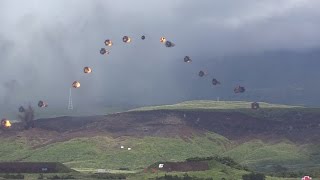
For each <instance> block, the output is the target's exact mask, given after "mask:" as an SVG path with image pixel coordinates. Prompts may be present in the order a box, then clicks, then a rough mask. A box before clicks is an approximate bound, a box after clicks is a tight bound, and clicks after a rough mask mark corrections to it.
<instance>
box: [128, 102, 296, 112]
mask: <svg viewBox="0 0 320 180" xmlns="http://www.w3.org/2000/svg"><path fill="white" fill-rule="evenodd" d="M259 104H260V107H261V108H281V109H282V108H302V106H288V105H280V104H269V103H264V102H259ZM250 108H251V102H245V101H210V100H197V101H185V102H182V103H178V104H173V105H160V106H148V107H142V108H137V109H133V110H131V111H148V110H201V109H203V110H219V109H227V110H231V109H250Z"/></svg>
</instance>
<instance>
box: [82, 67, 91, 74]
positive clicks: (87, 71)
mask: <svg viewBox="0 0 320 180" xmlns="http://www.w3.org/2000/svg"><path fill="white" fill-rule="evenodd" d="M83 72H84V73H86V74H89V73H91V72H92V69H91V68H89V67H84V68H83Z"/></svg>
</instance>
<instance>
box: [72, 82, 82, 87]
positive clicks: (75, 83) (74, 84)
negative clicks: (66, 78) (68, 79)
mask: <svg viewBox="0 0 320 180" xmlns="http://www.w3.org/2000/svg"><path fill="white" fill-rule="evenodd" d="M72 87H74V88H79V87H80V82H79V81H74V82H73V83H72Z"/></svg>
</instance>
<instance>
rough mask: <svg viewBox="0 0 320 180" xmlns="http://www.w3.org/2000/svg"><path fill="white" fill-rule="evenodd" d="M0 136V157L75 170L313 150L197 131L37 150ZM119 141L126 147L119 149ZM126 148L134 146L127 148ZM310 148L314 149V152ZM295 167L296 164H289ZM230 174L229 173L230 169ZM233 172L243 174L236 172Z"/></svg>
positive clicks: (269, 157)
mask: <svg viewBox="0 0 320 180" xmlns="http://www.w3.org/2000/svg"><path fill="white" fill-rule="evenodd" d="M1 141H2V143H1V146H0V151H1V154H0V161H16V160H19V161H35V162H37V161H39V162H44V161H45V162H46V161H49V162H50V161H51V162H55V161H58V162H62V163H64V164H65V165H67V166H68V167H71V168H74V169H76V170H85V169H89V171H90V170H91V171H92V170H94V169H120V168H124V169H129V170H130V171H133V172H138V171H141V170H142V169H144V168H145V167H147V166H149V165H151V164H153V163H155V162H159V161H173V162H178V161H184V160H185V159H187V158H192V157H209V156H214V155H219V156H228V157H231V158H233V159H234V160H236V161H237V162H239V163H241V164H242V165H245V166H248V167H249V168H251V169H256V170H259V167H260V166H263V167H264V166H268V165H270V164H275V165H277V164H280V165H290V164H293V163H299V164H301V163H303V162H307V161H308V159H309V158H310V155H311V154H310V153H309V152H308V151H305V149H306V147H305V146H304V147H299V146H297V145H294V144H292V143H290V142H285V141H283V142H281V143H276V144H267V143H263V142H262V141H260V140H252V141H249V142H246V143H243V144H240V145H237V144H234V143H233V142H231V141H230V140H228V139H226V138H224V137H222V136H220V135H217V134H213V133H209V134H207V135H205V136H195V137H193V138H191V139H188V140H186V139H181V138H178V137H177V138H160V137H145V138H132V137H121V138H111V137H104V136H99V137H94V138H76V139H72V140H69V141H65V142H60V143H54V144H51V145H48V146H46V147H42V148H38V149H32V148H31V147H29V146H28V145H27V143H26V142H24V141H22V140H20V141H18V140H16V141H13V140H11V139H1ZM121 145H123V146H125V148H124V149H121V148H120V146H121ZM127 147H131V148H132V149H131V150H130V151H128V150H127V149H126V148H127ZM318 152H319V150H318ZM313 153H315V152H314V151H313ZM311 165H312V164H311ZM313 166H315V164H313ZM293 170H296V169H294V168H293ZM232 172H233V170H232ZM201 173H204V172H197V173H195V174H197V175H199V176H200V175H201ZM210 173H214V174H216V175H217V176H218V177H220V175H221V172H216V171H215V170H214V171H212V172H210ZM219 173H220V175H219ZM228 173H230V172H229V170H228ZM233 173H236V174H238V173H240V174H242V173H241V172H238V171H235V172H233ZM204 174H206V173H204ZM201 176H202V175H201Z"/></svg>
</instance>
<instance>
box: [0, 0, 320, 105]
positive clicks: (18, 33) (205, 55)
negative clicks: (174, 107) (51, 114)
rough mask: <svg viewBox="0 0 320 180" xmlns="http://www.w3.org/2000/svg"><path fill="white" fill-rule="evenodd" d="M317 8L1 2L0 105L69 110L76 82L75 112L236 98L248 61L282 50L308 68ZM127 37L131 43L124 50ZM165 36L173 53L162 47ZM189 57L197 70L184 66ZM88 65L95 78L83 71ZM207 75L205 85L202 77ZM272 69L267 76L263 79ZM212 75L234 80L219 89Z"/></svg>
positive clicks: (316, 36)
mask: <svg viewBox="0 0 320 180" xmlns="http://www.w3.org/2000/svg"><path fill="white" fill-rule="evenodd" d="M319 8H320V1H319V0H259V1H257V0H241V1H234V0H224V1H221V0H201V1H194V0H170V1H169V0H167V1H164V0H152V1H150V0H140V1H139V0H135V1H129V0H127V1H124V0H123V1H114V0H67V1H66V0H46V1H41V0H28V1H20V0H1V1H0V23H1V24H0V66H1V67H2V71H1V78H0V84H2V86H0V98H1V99H2V102H4V103H5V104H7V105H8V106H16V104H25V103H28V102H32V103H36V102H37V101H38V100H40V99H43V100H46V101H48V103H49V105H50V104H51V105H59V106H64V105H65V106H66V105H67V101H68V93H69V88H70V87H71V84H72V82H73V81H74V80H78V81H80V83H81V88H79V89H73V91H72V92H73V99H74V103H75V105H79V104H95V103H107V102H118V103H119V104H121V103H132V104H139V103H140V104H141V103H142V104H158V103H171V102H175V101H179V100H187V99H197V98H199V99H205V98H214V97H216V96H223V97H225V98H227V97H233V94H232V90H233V89H232V88H233V86H235V85H237V84H239V83H241V82H243V81H244V80H242V78H240V77H239V76H238V74H239V71H237V69H238V68H237V67H238V65H239V63H240V62H239V61H242V62H243V63H244V64H246V66H248V67H250V65H251V62H252V61H249V60H248V61H247V60H246V58H244V57H263V56H264V54H265V53H269V52H270V53H273V52H278V51H285V52H287V54H288V55H289V56H290V54H291V53H298V54H299V53H301V54H299V57H300V58H298V59H299V61H303V60H304V59H305V58H304V56H305V54H308V53H309V52H310V51H311V50H314V49H318V48H319V45H320V33H319V29H320V20H319V19H320V11H319ZM124 35H128V36H130V37H132V39H133V41H132V43H130V44H124V43H123V42H122V41H121V39H122V36H124ZM141 35H145V36H146V40H145V41H142V40H141V39H140V36H141ZM161 36H165V37H167V38H168V39H169V40H171V41H173V42H174V43H175V44H176V46H175V47H173V48H166V47H164V46H163V45H162V44H161V43H160V42H159V38H160V37H161ZM105 39H112V40H113V41H114V46H113V47H111V48H109V49H110V52H111V53H110V55H109V56H101V55H100V54H99V50H100V48H102V47H104V44H103V42H104V40H105ZM186 55H189V56H190V57H191V58H192V59H193V63H192V64H184V63H183V57H184V56H186ZM238 57H239V58H238ZM240 57H242V58H240ZM269 57H270V56H269ZM272 57H273V56H272ZM283 57H284V58H286V57H287V56H279V57H278V55H275V59H276V60H278V59H277V58H283ZM319 58H320V57H319ZM262 59H263V58H262ZM306 60H307V59H306ZM227 61H228V62H229V61H231V62H232V63H229V64H228V63H227ZM270 61H271V62H272V61H274V59H270ZM287 61H288V59H287ZM258 64H259V63H258ZM315 64H316V63H315ZM315 64H312V65H315ZM218 65H219V66H220V67H219V66H218ZM254 65H255V66H257V63H254ZM298 65H300V66H301V64H298ZM304 65H305V64H304ZM312 65H310V66H309V67H312ZM316 65H319V64H316ZM84 66H90V67H92V69H93V73H92V74H90V75H86V74H83V73H82V72H83V67H84ZM279 66H281V67H284V65H283V64H282V65H281V64H280V65H279ZM222 67H223V68H222ZM269 67H270V68H272V67H273V66H272V63H271V64H269ZM299 68H303V67H299V66H295V67H292V68H291V69H288V70H287V73H288V71H290V70H291V71H292V73H295V72H293V71H296V70H297V69H299ZM201 69H203V70H207V71H208V73H209V75H208V77H206V78H207V79H200V78H198V77H197V73H198V72H199V70H201ZM260 69H261V70H262V69H264V67H260ZM313 70H314V71H316V70H315V69H313ZM213 71H214V72H213ZM243 71H246V67H242V68H241V72H243ZM272 71H273V70H272V69H270V71H265V73H270V76H268V75H266V74H264V77H265V79H264V80H265V81H267V79H268V78H269V77H270V78H271V76H272ZM278 71H279V72H280V71H282V70H278ZM251 72H252V71H251ZM305 72H310V71H309V69H305V70H302V71H301V72H300V74H303V73H305ZM219 73H220V74H219ZM237 73H238V74H237ZM256 73H259V72H256ZM312 75H314V74H312ZM248 76H249V77H251V81H250V82H247V85H249V86H251V87H249V89H250V88H251V89H255V88H258V86H260V85H259V82H261V81H260V80H258V79H259V78H258V77H257V78H252V76H251V74H250V75H248ZM257 76H258V75H257ZM290 76H292V75H291V74H290ZM290 76H289V75H288V76H285V77H290ZM310 76H311V74H310ZM212 77H219V78H220V79H222V80H228V82H224V83H223V85H224V86H221V87H217V89H213V87H212V86H211V85H210V83H211V79H210V78H212ZM312 77H314V76H312ZM270 78H269V81H270ZM272 78H276V77H272ZM314 78H315V77H314ZM239 79H240V80H239ZM280 79H281V78H280ZM274 81H276V79H274ZM292 81H294V80H292V79H291V81H290V79H282V81H280V80H279V81H278V82H277V83H276V84H279V86H280V85H281V84H283V83H282V82H292ZM245 83H246V82H244V84H245ZM255 85H256V86H257V87H255ZM293 86H294V85H293ZM299 87H300V85H299ZM263 88H265V87H263ZM302 88H304V87H302ZM227 91H230V93H229V94H230V95H229V94H228V93H226V92H227ZM249 92H250V91H249Z"/></svg>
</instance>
